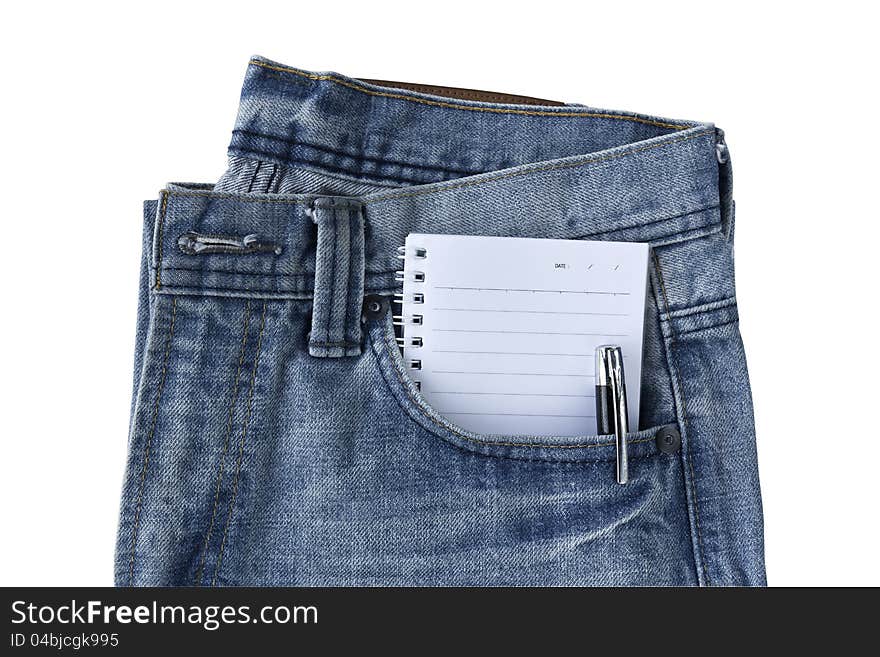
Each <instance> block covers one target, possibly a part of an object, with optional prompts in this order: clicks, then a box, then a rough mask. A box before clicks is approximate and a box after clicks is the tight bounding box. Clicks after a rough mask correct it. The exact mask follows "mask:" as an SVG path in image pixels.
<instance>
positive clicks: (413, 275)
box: [392, 246, 428, 390]
mask: <svg viewBox="0 0 880 657" xmlns="http://www.w3.org/2000/svg"><path fill="white" fill-rule="evenodd" d="M408 255H409V256H411V257H413V258H415V259H417V260H424V259H425V258H427V257H428V250H427V249H426V248H424V247H421V246H418V247H411V248H410V252H409V253H407V247H405V246H400V247H397V257H398V258H399V259H400V260H405V259H406V258H407V256H408ZM394 280H395V281H397V282H398V283H406V282H410V283H424V282H425V272H423V271H409V272H407V271H406V269H399V270H397V271H396V272H394ZM392 302H393V303H396V304H398V305H399V306H400V309H401V314H400V315H393V316H392V320H393V322H394V325H395V326H400V327H402V330H403V337H399V338H396V340H397V346H398V347H400V349H401V350H403V348H404V347H408V348H416V349H418V348H420V347H423V346H424V344H425V341H424V339H423V338H422V336H415V335H407V327H408V326H410V327H412V326H421V325H422V323H423V321H424V316H423V315H421V314H420V313H411V314H408V315H404V314H403V307H404V303H406V302H409V303H411V304H423V303H425V295H424V293H423V292H411V293H409V299H407V297H406V296H405V295H404V294H403V293H402V292H401V293H397V294H395V295H394V297H393V299H392ZM406 365H407V367H408V368H409V369H411V370H421V369H422V361H421V359H420V358H410V359H409V360H408V361H407V363H406ZM415 384H416V388H417V389H419V390H420V389H421V385H422V384H421V382H420V381H415Z"/></svg>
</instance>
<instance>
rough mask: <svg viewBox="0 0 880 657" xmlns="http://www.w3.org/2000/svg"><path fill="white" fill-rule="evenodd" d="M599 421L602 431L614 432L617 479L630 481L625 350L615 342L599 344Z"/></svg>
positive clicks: (597, 352)
mask: <svg viewBox="0 0 880 657" xmlns="http://www.w3.org/2000/svg"><path fill="white" fill-rule="evenodd" d="M596 400H597V402H596V403H597V413H596V416H597V417H596V421H597V426H598V429H599V432H600V433H603V434H614V443H615V449H616V452H617V483H619V484H625V483H626V482H627V481H629V459H628V454H627V444H626V434H627V433H628V432H629V422H628V409H627V403H626V377H625V374H624V369H623V351H622V350H621V349H620V347H617V346H614V345H602V346H600V347H597V348H596Z"/></svg>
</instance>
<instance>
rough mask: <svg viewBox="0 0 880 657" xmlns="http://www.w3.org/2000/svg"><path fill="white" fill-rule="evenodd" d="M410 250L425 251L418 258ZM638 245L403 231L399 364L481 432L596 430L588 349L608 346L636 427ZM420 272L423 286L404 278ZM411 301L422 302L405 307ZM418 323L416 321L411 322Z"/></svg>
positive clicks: (641, 258)
mask: <svg viewBox="0 0 880 657" xmlns="http://www.w3.org/2000/svg"><path fill="white" fill-rule="evenodd" d="M417 249H425V256H424V257H423V258H421V257H418V254H417ZM648 249H649V247H648V245H647V244H639V243H624V242H586V241H577V240H543V239H524V238H509V237H472V236H461V235H426V234H411V235H409V237H408V238H407V240H406V258H405V262H404V269H405V272H406V276H405V281H404V286H403V292H404V304H403V310H402V313H403V315H404V318H405V319H406V320H407V323H406V324H405V326H404V335H405V337H407V338H412V337H421V338H422V346H421V347H414V346H405V347H404V359H405V361H406V362H407V364H409V362H410V361H411V360H417V361H420V362H421V369H420V370H414V369H410V373H411V375H412V377H413V378H414V379H415V380H417V381H420V384H421V392H422V395H423V396H424V397H425V398H426V400H427V401H428V403H429V404H430V405H431V406H432V407H434V409H435V410H437V412H439V413H440V414H441V415H443V416H445V417H447V418H448V419H450V420H451V421H452V422H454V423H455V424H457V425H458V426H460V427H463V428H465V429H469V430H471V431H475V432H479V433H485V434H500V435H555V436H577V435H585V434H595V433H596V400H595V375H594V367H595V366H594V351H595V348H596V347H597V346H599V345H602V344H616V345H620V347H621V348H622V350H623V354H624V364H625V370H626V385H627V399H628V402H629V414H630V417H629V423H630V427H633V428H635V427H638V426H639V425H638V409H639V389H640V385H639V382H640V380H641V354H642V341H643V328H644V316H645V295H646V291H647V266H648ZM416 272H421V273H423V274H424V282H417V281H415V280H414V278H415V275H414V274H415V273H416ZM418 294H421V295H423V299H424V300H423V302H422V303H417V302H416V300H417V299H418V297H414V295H418ZM414 315H416V316H418V315H420V316H421V318H422V324H421V325H417V324H413V323H412V320H411V318H412V317H413V316H414Z"/></svg>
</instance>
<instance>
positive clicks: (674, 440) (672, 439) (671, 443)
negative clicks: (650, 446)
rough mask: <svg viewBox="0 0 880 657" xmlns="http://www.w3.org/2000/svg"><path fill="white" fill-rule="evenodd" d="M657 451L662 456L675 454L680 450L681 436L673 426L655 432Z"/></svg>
mask: <svg viewBox="0 0 880 657" xmlns="http://www.w3.org/2000/svg"><path fill="white" fill-rule="evenodd" d="M656 440H657V449H659V450H660V451H661V452H663V453H664V454H675V453H677V452H678V450H679V449H681V434H680V433H679V432H678V429H676V428H675V427H674V426H672V425H669V426H665V427H663V428H662V429H660V430H659V431H658V432H657V437H656Z"/></svg>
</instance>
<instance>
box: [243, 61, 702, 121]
mask: <svg viewBox="0 0 880 657" xmlns="http://www.w3.org/2000/svg"><path fill="white" fill-rule="evenodd" d="M250 64H252V65H254V66H259V67H261V68H265V69H269V70H271V71H280V72H282V73H292V74H293V75H297V76H299V77H301V78H306V79H308V80H314V81H324V80H326V81H329V82H333V83H335V84H338V85H340V86H343V87H347V88H349V89H354V90H355V91H359V92H361V93H365V94H368V95H370V96H379V97H382V98H395V99H398V100H407V101H410V102H413V103H420V104H422V105H431V106H434V107H446V108H449V109H460V110H468V111H473V112H489V113H493V114H521V115H524V116H559V117H585V118H596V119H619V120H623V121H632V122H635V123H644V124H646V125H652V126H655V127H658V128H669V129H672V130H683V129H685V128H689V127H691V126H689V125H682V124H680V123H665V122H663V121H655V120H653V119H646V118H642V117H638V116H627V115H623V114H611V113H605V112H562V111H561V112H550V111H541V110H523V109H514V108H507V107H472V106H470V105H462V104H459V103H450V102H446V101H439V100H430V99H427V98H415V97H413V96H407V95H405V94H398V93H392V92H386V91H376V90H374V89H368V88H366V87H364V86H361V85H359V84H355V83H353V82H349V81H348V80H343V79H341V78H338V77H336V76H335V75H318V74H315V73H306V72H304V71H299V70H297V69H294V68H289V67H287V66H275V65H272V64H268V63H266V62H261V61H259V60H256V59H252V60H251V61H250Z"/></svg>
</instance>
